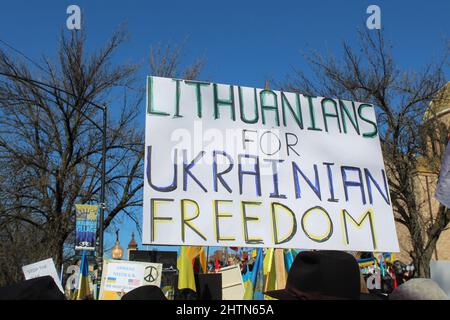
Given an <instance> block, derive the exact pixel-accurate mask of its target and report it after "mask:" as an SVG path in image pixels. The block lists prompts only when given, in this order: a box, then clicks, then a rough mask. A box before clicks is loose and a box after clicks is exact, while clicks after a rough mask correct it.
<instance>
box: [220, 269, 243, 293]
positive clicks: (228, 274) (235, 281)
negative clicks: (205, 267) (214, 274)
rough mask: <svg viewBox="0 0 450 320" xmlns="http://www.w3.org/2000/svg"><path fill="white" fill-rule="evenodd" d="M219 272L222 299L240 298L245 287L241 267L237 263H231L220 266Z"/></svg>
mask: <svg viewBox="0 0 450 320" xmlns="http://www.w3.org/2000/svg"><path fill="white" fill-rule="evenodd" d="M219 273H220V274H221V275H222V299H223V300H242V298H244V293H245V287H244V281H243V279H242V274H241V268H240V267H239V266H238V265H232V266H228V267H224V268H221V269H220V270H219Z"/></svg>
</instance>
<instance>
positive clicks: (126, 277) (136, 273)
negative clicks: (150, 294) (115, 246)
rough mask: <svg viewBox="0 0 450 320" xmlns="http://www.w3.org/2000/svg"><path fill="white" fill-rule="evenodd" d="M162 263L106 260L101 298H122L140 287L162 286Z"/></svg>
mask: <svg viewBox="0 0 450 320" xmlns="http://www.w3.org/2000/svg"><path fill="white" fill-rule="evenodd" d="M161 274H162V264H161V263H148V262H136V261H120V260H105V262H104V263H103V275H102V283H101V288H100V300H120V299H121V298H122V296H123V295H124V294H125V293H127V292H129V291H131V290H133V289H136V288H138V287H141V286H147V285H154V286H158V287H159V286H161Z"/></svg>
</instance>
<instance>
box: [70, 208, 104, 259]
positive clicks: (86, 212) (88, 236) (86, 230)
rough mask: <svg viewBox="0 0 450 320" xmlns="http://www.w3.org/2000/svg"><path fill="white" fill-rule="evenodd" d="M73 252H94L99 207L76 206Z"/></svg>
mask: <svg viewBox="0 0 450 320" xmlns="http://www.w3.org/2000/svg"><path fill="white" fill-rule="evenodd" d="M75 209H76V236H75V237H76V238H75V250H88V251H94V250H95V239H96V232H97V213H98V209H99V206H98V205H91V204H76V205H75Z"/></svg>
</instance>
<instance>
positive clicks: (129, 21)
mask: <svg viewBox="0 0 450 320" xmlns="http://www.w3.org/2000/svg"><path fill="white" fill-rule="evenodd" d="M71 4H77V5H79V6H80V8H81V12H82V18H83V25H82V28H83V29H85V31H87V41H88V47H89V48H92V49H94V48H100V47H101V46H102V44H103V43H105V41H107V40H108V38H109V36H110V35H111V33H112V31H113V30H114V29H116V28H117V27H118V26H119V25H120V24H121V23H126V25H127V29H128V31H129V34H130V40H129V42H128V43H127V44H126V46H123V47H122V48H120V49H119V51H118V52H117V55H116V56H115V59H116V61H117V62H124V61H133V62H142V63H143V68H142V69H141V71H140V75H141V76H142V84H143V85H144V83H145V82H144V81H145V76H146V75H147V74H148V72H149V71H148V64H146V61H147V59H148V54H149V49H150V47H151V46H152V45H155V44H157V43H159V42H162V43H167V42H174V43H180V42H183V41H184V40H186V39H187V41H188V42H187V47H186V58H185V62H186V63H189V62H191V61H192V60H194V59H195V58H197V57H204V58H205V59H206V66H205V68H204V71H203V74H202V75H203V78H207V79H208V80H210V81H213V82H219V83H230V84H239V85H245V86H251V87H252V86H254V87H262V86H263V85H264V81H265V80H266V79H275V80H283V79H284V77H285V76H286V75H287V74H288V73H290V72H291V71H292V67H294V66H295V67H296V68H300V69H303V70H305V71H307V72H308V70H307V68H306V63H305V61H304V60H303V59H302V56H301V54H300V52H301V51H302V50H308V49H312V48H314V49H316V50H319V51H320V52H323V53H325V52H327V51H329V52H331V53H336V54H337V53H339V52H340V50H339V49H340V45H341V44H342V42H343V41H344V40H345V41H348V42H350V43H355V40H356V38H357V36H356V30H357V28H363V27H364V26H365V21H366V19H367V17H368V14H366V8H367V7H368V5H370V4H377V5H379V6H380V7H381V23H382V27H383V29H384V31H385V34H386V38H387V39H388V40H389V41H390V42H391V44H392V46H393V48H392V50H393V52H394V55H395V57H396V58H397V61H398V62H399V63H400V64H401V66H403V67H406V68H411V69H417V68H421V67H423V66H424V65H425V64H426V63H428V62H430V61H432V60H433V59H435V58H437V57H439V55H440V54H441V53H442V49H443V46H444V38H445V37H448V36H449V32H450V20H449V19H448V17H449V12H450V1H448V0H430V1H419V0H410V1H362V0H348V1H343V0H341V1H331V0H330V1H325V0H322V1H243V0H241V1H235V0H227V1H203V0H202V1H143V0H142V1H133V0H132V1H93V0H89V1H81V0H71V1H61V0H59V1H49V0H41V1H32V2H31V1H23V0H15V1H3V2H2V6H1V11H0V39H2V40H4V41H7V42H8V43H10V44H11V45H13V46H14V47H15V48H17V49H19V50H21V51H23V52H24V53H25V54H26V55H27V56H29V57H31V58H33V59H36V60H38V59H39V58H40V57H42V56H43V55H46V56H49V57H55V56H56V54H57V51H56V46H57V40H58V37H59V35H60V34H61V32H67V31H66V29H65V24H66V19H67V16H68V15H67V14H66V8H67V6H69V5H71ZM447 76H448V73H447ZM142 108H143V109H144V105H143V106H142ZM113 112H114V111H113ZM143 122H144V120H142V125H143ZM132 229H133V226H132V225H131V224H128V223H127V225H126V226H124V227H122V228H121V231H122V232H121V237H120V238H121V243H122V245H123V246H124V247H125V246H126V244H127V243H128V241H129V239H130V234H131V231H132ZM110 231H111V234H110V235H108V236H107V242H106V244H107V246H111V245H112V243H113V237H114V234H113V231H114V230H110ZM137 240H138V242H140V239H137Z"/></svg>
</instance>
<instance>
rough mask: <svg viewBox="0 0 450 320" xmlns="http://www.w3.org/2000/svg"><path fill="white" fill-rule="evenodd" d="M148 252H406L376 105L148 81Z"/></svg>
mask: <svg viewBox="0 0 450 320" xmlns="http://www.w3.org/2000/svg"><path fill="white" fill-rule="evenodd" d="M143 244H148V245H155V244H164V245H196V246H205V245H206V246H236V247H276V248H278V247H279V248H303V249H335V250H348V251H352V250H355V251H379V252H398V250H399V248H398V240H397V235H396V230H395V223H394V218H393V213H392V207H391V199H390V196H389V189H388V184H387V176H386V172H385V169H384V164H383V157H382V153H381V147H380V141H379V137H378V126H377V122H376V115H375V108H374V106H373V105H371V104H367V103H360V102H353V101H346V100H340V99H331V98H322V97H309V96H306V95H303V94H299V93H290V92H281V91H273V90H267V89H256V88H247V87H241V86H233V85H223V84H215V83H206V82H196V81H191V80H189V81H188V80H180V79H168V78H158V77H148V78H147V109H146V131H145V178H144V204H143Z"/></svg>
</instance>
